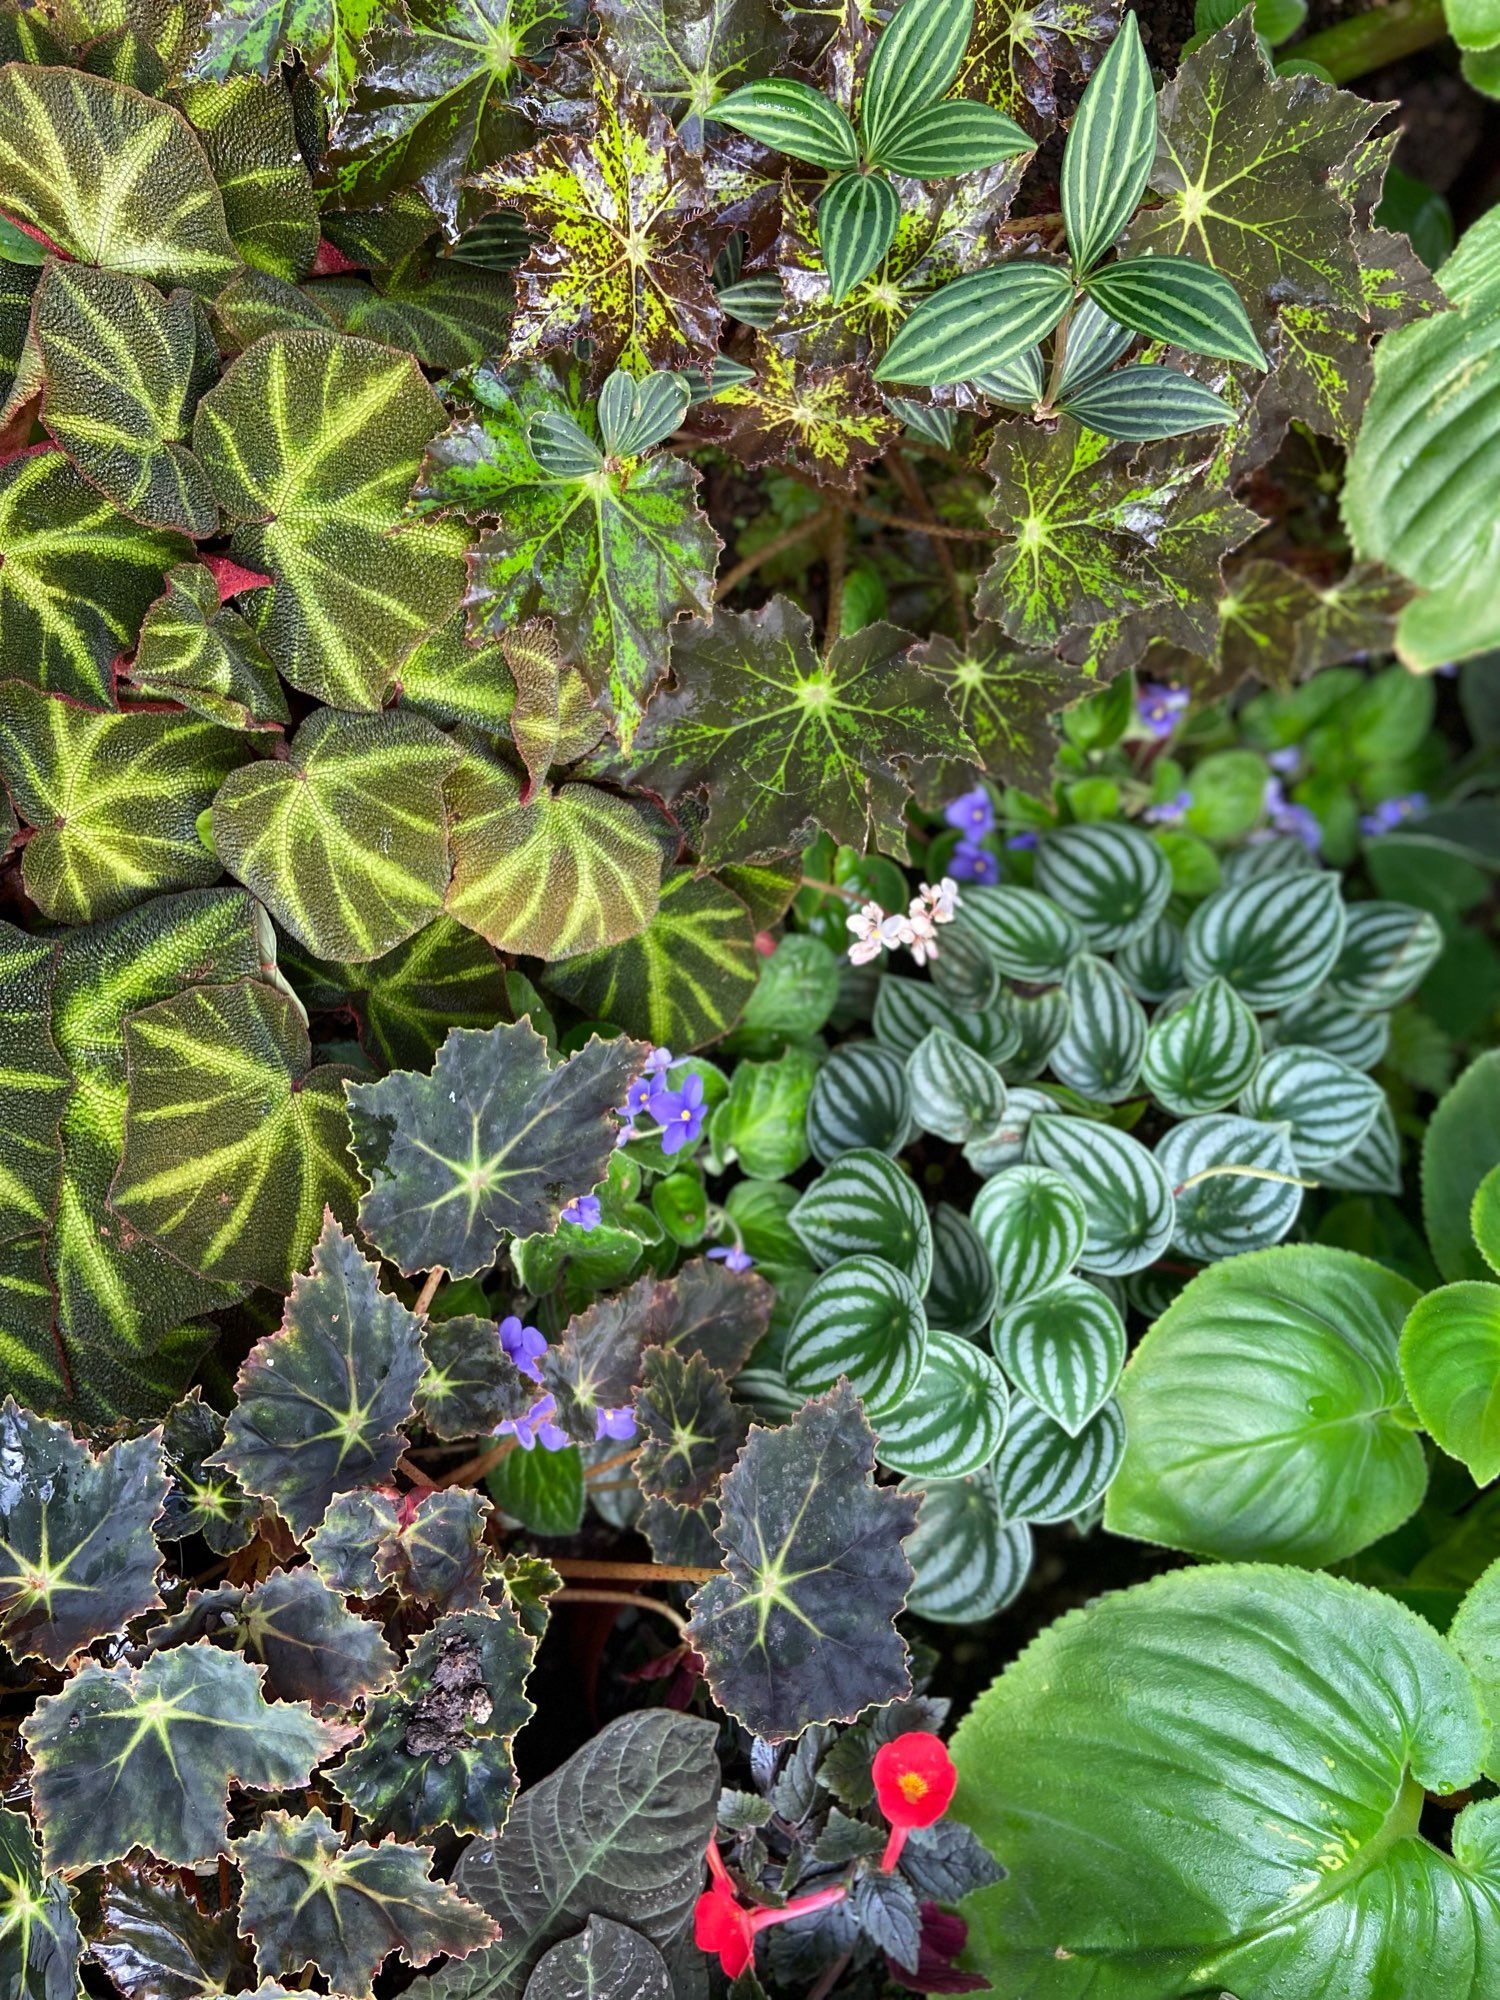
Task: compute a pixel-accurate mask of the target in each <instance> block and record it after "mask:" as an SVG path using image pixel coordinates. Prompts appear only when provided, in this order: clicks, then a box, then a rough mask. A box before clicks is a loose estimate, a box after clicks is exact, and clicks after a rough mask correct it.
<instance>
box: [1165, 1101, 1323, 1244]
mask: <svg viewBox="0 0 1500 2000" xmlns="http://www.w3.org/2000/svg"><path fill="white" fill-rule="evenodd" d="M1156 1159H1157V1163H1158V1165H1159V1166H1160V1167H1161V1170H1162V1172H1163V1173H1164V1174H1165V1175H1166V1177H1167V1180H1168V1182H1169V1183H1170V1185H1171V1188H1172V1193H1173V1197H1174V1199H1175V1201H1176V1205H1177V1216H1176V1222H1175V1224H1174V1226H1173V1232H1172V1241H1173V1243H1174V1244H1175V1245H1176V1247H1177V1248H1178V1249H1179V1250H1181V1251H1182V1252H1183V1254H1184V1255H1185V1256H1188V1257H1192V1258H1194V1259H1195V1260H1196V1261H1197V1262H1199V1263H1202V1264H1209V1263H1214V1262H1216V1261H1217V1260H1218V1259H1219V1258H1222V1257H1235V1256H1238V1255H1240V1254H1241V1252H1243V1251H1248V1250H1264V1249H1266V1248H1267V1247H1268V1246H1269V1245H1270V1244H1272V1243H1279V1242H1280V1240H1281V1238H1282V1237H1283V1236H1285V1235H1286V1233H1287V1231H1288V1230H1289V1229H1290V1228H1291V1227H1292V1224H1293V1223H1294V1222H1295V1221H1296V1220H1297V1215H1298V1211H1299V1210H1300V1209H1301V1207H1302V1190H1303V1186H1304V1185H1305V1183H1304V1182H1303V1181H1302V1179H1301V1178H1300V1177H1299V1175H1298V1172H1297V1161H1296V1156H1295V1155H1294V1154H1293V1152H1292V1143H1291V1135H1290V1133H1289V1131H1288V1129H1287V1128H1286V1126H1284V1125H1263V1124H1261V1123H1259V1121H1258V1120H1256V1119H1254V1118H1239V1117H1235V1116H1234V1115H1233V1114H1232V1113H1230V1112H1224V1111H1216V1112H1210V1113H1208V1114H1207V1115H1205V1116H1204V1117H1201V1118H1189V1119H1186V1120H1184V1122H1183V1123H1182V1124H1181V1125H1174V1126H1173V1127H1172V1129H1171V1131H1170V1132H1168V1133H1167V1135H1166V1137H1165V1138H1164V1139H1163V1140H1162V1141H1161V1143H1160V1144H1159V1145H1158V1146H1157V1148H1156Z"/></svg>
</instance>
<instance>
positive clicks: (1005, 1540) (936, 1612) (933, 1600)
mask: <svg viewBox="0 0 1500 2000" xmlns="http://www.w3.org/2000/svg"><path fill="white" fill-rule="evenodd" d="M902 1491H903V1492H912V1493H920V1494H921V1496H922V1512H921V1514H920V1515H919V1516H918V1518H917V1527H916V1532H915V1533H914V1534H913V1535H911V1536H910V1537H909V1538H908V1540H907V1543H906V1554H907V1559H908V1561H909V1562H910V1563H911V1566H912V1569H913V1571H914V1572H915V1577H914V1580H913V1582H912V1586H911V1590H910V1591H909V1593H908V1595H907V1599H906V1608H907V1610H908V1611H914V1612H915V1613H916V1614H917V1616H918V1617H919V1618H930V1619H932V1620H933V1622H934V1623H935V1624H939V1625H967V1624H970V1623H971V1622H973V1621H974V1620H975V1619H979V1618H988V1617H991V1616H992V1615H993V1614H994V1613H995V1612H997V1611H1003V1610H1004V1609H1005V1607H1006V1605H1007V1604H1009V1603H1010V1602H1011V1601H1012V1599H1013V1598H1015V1597H1017V1596H1018V1595H1019V1594H1020V1590H1021V1586H1022V1585H1023V1584H1024V1583H1025V1581H1026V1577H1027V1574H1028V1572H1029V1571H1030V1569H1031V1558H1032V1541H1031V1530H1030V1528H1028V1527H1027V1526H1026V1524H1025V1522H1024V1521H1007V1520H1005V1518H1004V1517H1003V1516H1002V1514H1001V1512H1000V1504H999V1502H998V1500H997V1499H996V1498H995V1480H994V1475H993V1474H992V1473H991V1472H990V1471H988V1470H985V1471H983V1472H974V1473H970V1474H969V1476H968V1477H967V1478H966V1479H935V1480H931V1481H929V1480H915V1479H909V1480H905V1481H903V1482H902Z"/></svg>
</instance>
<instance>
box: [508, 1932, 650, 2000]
mask: <svg viewBox="0 0 1500 2000" xmlns="http://www.w3.org/2000/svg"><path fill="white" fill-rule="evenodd" d="M673 1990H674V1989H673V1986H672V1976H671V1974H670V1972H669V1971H668V1969H667V1962H666V1960H665V1959H664V1958H663V1957H662V1955H661V1953H660V1952H659V1951H658V1950H657V1949H656V1946H655V1945H654V1944H652V1943H651V1941H650V1939H649V1938H643V1937H642V1936H641V1934H640V1932H639V1931H633V1930H632V1929H631V1928H630V1926H629V1925H628V1924H616V1923H611V1922H610V1920H609V1918H608V1917H590V1918H589V1920H588V1923H587V1924H586V1925H585V1926H584V1928H583V1929H582V1930H581V1931H580V1932H579V1933H578V1935H577V1937H571V1938H564V1939H563V1941H562V1943H561V1944H555V1945H553V1947H552V1949H551V1951H549V1952H548V1953H547V1954H546V1956H545V1957H544V1958H543V1959H542V1960H541V1962H540V1963H539V1964H538V1966H537V1968H536V1971H535V1972H533V1973H532V1975H531V1977H530V1979H529V1980H528V1981H527V1982H526V1994H527V2000H672V1993H673Z"/></svg>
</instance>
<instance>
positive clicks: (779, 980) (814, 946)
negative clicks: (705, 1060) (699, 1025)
mask: <svg viewBox="0 0 1500 2000" xmlns="http://www.w3.org/2000/svg"><path fill="white" fill-rule="evenodd" d="M839 973H840V966H839V961H838V959H837V958H836V957H835V955H834V953H833V952H832V951H831V950H830V949H829V947H828V946H827V945H826V944H824V943H823V942H822V940H821V939H820V938H815V937H812V936H810V935H809V934H808V933H806V932H805V931H790V932H788V933H787V934H786V935H785V936H783V937H782V938H780V939H779V940H778V941H777V945H776V949H775V950H774V951H773V952H772V953H771V955H770V957H769V958H767V959H764V960H763V961H762V963H761V968H760V979H759V981H758V982H757V984H756V988H755V991H754V992H753V993H752V994H751V995H750V998H749V1001H748V1002H747V1003H746V1007H745V1011H744V1013H743V1015H741V1017H740V1029H741V1036H742V1039H743V1040H744V1041H745V1042H746V1043H747V1045H749V1044H750V1042H751V1038H754V1041H755V1042H756V1043H761V1042H763V1041H764V1040H765V1039H766V1038H773V1037H774V1038H776V1039H777V1040H779V1039H781V1038H782V1037H785V1038H786V1039H788V1040H796V1041H801V1040H803V1039H804V1038H807V1037H810V1036H812V1035H815V1034H816V1033H817V1032H818V1030H819V1029H820V1028H821V1027H822V1026H823V1025H824V1023H825V1022H826V1021H827V1019H828V1017H829V1015H830V1014H831V1013H832V1012H833V1010H834V1008H835V1007H836V1006H837V1005H838V1000H839V983H840V981H839Z"/></svg>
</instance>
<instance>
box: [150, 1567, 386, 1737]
mask: <svg viewBox="0 0 1500 2000" xmlns="http://www.w3.org/2000/svg"><path fill="white" fill-rule="evenodd" d="M204 1635H206V1636H207V1637H208V1638H210V1639H212V1640H214V1641H216V1642H222V1643H224V1644H226V1645H229V1646H232V1647H233V1648H234V1650H235V1651H236V1652H239V1653H243V1654H245V1655H246V1656H247V1657H248V1658H250V1659H252V1660H254V1661H257V1662H258V1663H259V1664H261V1665H263V1666H264V1667H265V1669H266V1681H265V1685H266V1691H267V1693H268V1694H273V1695H275V1696H276V1698H277V1699H278V1700H279V1701H305V1702H307V1703H308V1704H309V1705H310V1706H311V1707H312V1708H313V1709H315V1710H317V1711H319V1712H322V1713H326V1712H328V1711H330V1710H339V1711H342V1710H345V1709H348V1708H351V1707H352V1706H353V1704H354V1703H355V1702H356V1701H357V1700H359V1699H360V1698H361V1697H362V1696H364V1695H367V1694H369V1693H370V1692H371V1691H372V1690H373V1689H375V1688H377V1687H383V1686H384V1685H385V1683H386V1682H387V1681H388V1680H389V1679H390V1677H391V1675H392V1674H393V1673H394V1672H395V1670H396V1655H395V1654H394V1653H393V1652H392V1651H391V1649H390V1647H389V1646H388V1645H387V1644H386V1643H385V1640H384V1639H383V1638H382V1637H381V1636H380V1627H379V1626H378V1625H375V1624H372V1623H371V1621H370V1620H369V1619H366V1618H357V1617H356V1616H355V1615H354V1613H353V1612H352V1611H348V1610H346V1609H345V1607H344V1602H343V1599H342V1598H341V1597H340V1596H339V1595H338V1593H337V1592H336V1591H333V1590H330V1589H329V1587H328V1585H327V1584H325V1583H324V1582H323V1580H322V1578H321V1577H320V1576H319V1575H318V1573H317V1571H316V1570H314V1569H311V1568H307V1569H295V1570H276V1571H273V1572H272V1574H271V1575H270V1576H268V1577H267V1578H266V1579H265V1581H264V1582H262V1583H258V1584H257V1585H256V1586H255V1588H254V1589H253V1590H246V1589H245V1587H244V1586H243V1585H237V1584H222V1585H220V1586H219V1588H218V1589H216V1590H202V1591H199V1590H194V1591H190V1592H189V1593H188V1596H187V1600H186V1602H185V1603H184V1605H183V1608H182V1610H181V1611H180V1612H178V1613H176V1614H175V1615H174V1616H173V1617H171V1618H169V1619H168V1620H166V1622H165V1623H164V1624H162V1625H159V1626H158V1627H157V1628H156V1630H155V1631H154V1632H153V1633H152V1634H151V1638H152V1643H153V1645H154V1646H156V1647H162V1646H169V1645H177V1644H179V1643H181V1642H182V1641H183V1640H184V1639H195V1638H198V1637H200V1636H204Z"/></svg>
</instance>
